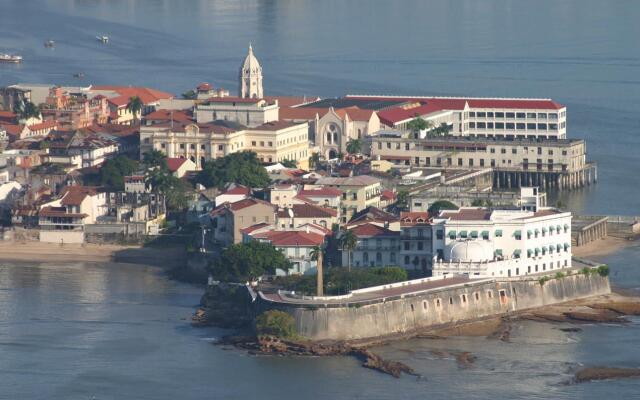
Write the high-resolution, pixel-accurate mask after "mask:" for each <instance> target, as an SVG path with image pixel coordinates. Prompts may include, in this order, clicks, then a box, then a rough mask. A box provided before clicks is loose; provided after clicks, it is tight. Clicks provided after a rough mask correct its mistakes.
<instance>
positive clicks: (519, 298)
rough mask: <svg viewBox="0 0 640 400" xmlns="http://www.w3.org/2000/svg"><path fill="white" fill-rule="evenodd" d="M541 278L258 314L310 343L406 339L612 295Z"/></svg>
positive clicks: (604, 288)
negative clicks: (289, 324) (289, 323)
mask: <svg viewBox="0 0 640 400" xmlns="http://www.w3.org/2000/svg"><path fill="white" fill-rule="evenodd" d="M538 278H539V277H537V278H533V277H529V278H514V279H500V280H498V279H488V280H487V279H485V280H478V281H473V280H471V281H469V283H464V284H462V285H454V286H450V287H441V288H437V289H431V290H426V291H423V292H418V293H410V294H404V295H401V296H395V297H387V298H382V299H376V300H373V301H366V302H348V301H345V302H343V303H332V304H321V303H315V304H308V303H305V304H303V303H300V304H297V303H284V302H275V301H270V300H268V299H267V298H266V297H264V296H257V298H256V304H255V305H256V311H257V312H258V313H260V312H263V311H266V310H269V309H278V310H282V311H286V312H287V313H289V314H291V315H293V316H294V317H295V320H296V325H297V329H298V332H299V334H301V335H302V336H305V337H307V338H309V339H312V340H325V339H334V340H356V339H370V338H378V337H384V336H388V335H394V334H408V333H411V332H413V331H418V330H421V329H424V328H428V327H435V326H439V325H444V324H449V323H455V322H462V321H472V320H476V319H480V318H484V317H491V316H499V315H502V314H506V313H509V312H515V311H521V310H526V309H531V308H536V307H542V306H546V305H551V304H557V303H562V302H566V301H569V300H575V299H579V298H584V297H590V296H596V295H601V294H608V293H610V292H611V288H610V286H609V279H608V278H607V277H602V276H600V275H598V274H588V275H585V274H582V273H577V271H574V273H573V274H572V275H569V276H565V277H563V278H552V279H550V280H549V281H547V282H544V284H540V282H539V280H538Z"/></svg>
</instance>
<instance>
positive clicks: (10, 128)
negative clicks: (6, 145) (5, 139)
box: [0, 124, 24, 136]
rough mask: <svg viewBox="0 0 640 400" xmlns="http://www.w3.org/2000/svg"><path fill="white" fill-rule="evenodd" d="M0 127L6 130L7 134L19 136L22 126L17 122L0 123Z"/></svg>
mask: <svg viewBox="0 0 640 400" xmlns="http://www.w3.org/2000/svg"><path fill="white" fill-rule="evenodd" d="M0 128H2V129H4V130H5V131H6V132H7V135H10V136H20V134H21V133H22V130H23V129H24V126H23V125H17V124H0Z"/></svg>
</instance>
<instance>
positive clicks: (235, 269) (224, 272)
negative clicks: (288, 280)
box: [210, 241, 291, 282]
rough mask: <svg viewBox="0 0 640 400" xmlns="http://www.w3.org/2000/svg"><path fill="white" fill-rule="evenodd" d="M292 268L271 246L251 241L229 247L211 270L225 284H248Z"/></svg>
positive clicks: (212, 265)
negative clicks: (263, 276)
mask: <svg viewBox="0 0 640 400" xmlns="http://www.w3.org/2000/svg"><path fill="white" fill-rule="evenodd" d="M290 267H291V262H290V261H289V260H288V259H287V258H286V257H285V256H284V254H282V253H281V252H280V251H279V250H278V249H276V248H275V247H273V246H272V245H271V244H269V243H262V242H257V241H251V242H249V243H240V244H233V245H231V246H229V247H227V248H226V249H225V250H224V251H223V252H222V254H221V256H220V258H219V259H218V260H216V261H214V262H213V263H212V264H211V266H210V270H211V274H212V275H213V277H214V278H215V279H218V280H221V281H224V282H247V281H252V280H255V279H256V278H259V277H260V276H262V275H266V274H270V275H275V273H276V270H277V269H281V270H283V271H288V270H289V268H290Z"/></svg>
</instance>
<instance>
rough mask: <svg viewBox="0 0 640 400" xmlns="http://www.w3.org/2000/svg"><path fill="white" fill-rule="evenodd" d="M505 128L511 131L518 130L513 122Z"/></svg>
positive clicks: (508, 123)
mask: <svg viewBox="0 0 640 400" xmlns="http://www.w3.org/2000/svg"><path fill="white" fill-rule="evenodd" d="M505 126H506V127H507V129H510V130H514V129H516V124H514V123H513V122H507V124H506V125H505Z"/></svg>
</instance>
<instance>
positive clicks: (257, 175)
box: [196, 151, 271, 189]
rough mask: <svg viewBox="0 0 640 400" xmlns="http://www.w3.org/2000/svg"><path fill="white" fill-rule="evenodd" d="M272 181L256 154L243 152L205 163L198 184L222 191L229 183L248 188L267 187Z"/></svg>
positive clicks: (198, 177) (199, 174) (197, 179)
mask: <svg viewBox="0 0 640 400" xmlns="http://www.w3.org/2000/svg"><path fill="white" fill-rule="evenodd" d="M270 181H271V179H270V178H269V173H268V172H267V170H266V169H265V168H264V167H263V166H262V164H261V163H260V160H258V157H257V156H256V153H254V152H250V151H243V152H239V153H232V154H229V155H227V156H224V157H221V158H216V159H214V160H211V161H207V162H205V163H204V166H203V167H202V171H200V173H198V175H197V177H196V182H198V183H201V184H203V185H204V186H206V187H213V186H215V187H217V188H220V189H222V188H223V187H224V186H225V185H226V184H227V183H231V182H233V183H237V184H239V185H244V186H248V187H254V188H257V187H265V186H267V185H268V184H269V182H270Z"/></svg>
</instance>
